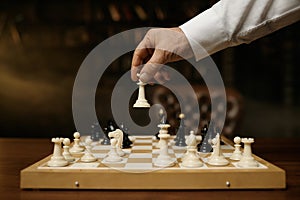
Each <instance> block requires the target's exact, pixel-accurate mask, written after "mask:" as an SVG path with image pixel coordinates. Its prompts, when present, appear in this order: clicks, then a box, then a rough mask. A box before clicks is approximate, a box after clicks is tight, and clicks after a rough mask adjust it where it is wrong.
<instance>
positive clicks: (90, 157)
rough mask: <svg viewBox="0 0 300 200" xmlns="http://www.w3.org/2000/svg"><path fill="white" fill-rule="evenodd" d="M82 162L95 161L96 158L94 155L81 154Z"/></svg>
mask: <svg viewBox="0 0 300 200" xmlns="http://www.w3.org/2000/svg"><path fill="white" fill-rule="evenodd" d="M80 160H81V161H82V162H95V161H97V158H95V157H94V156H82V157H81V159H80Z"/></svg>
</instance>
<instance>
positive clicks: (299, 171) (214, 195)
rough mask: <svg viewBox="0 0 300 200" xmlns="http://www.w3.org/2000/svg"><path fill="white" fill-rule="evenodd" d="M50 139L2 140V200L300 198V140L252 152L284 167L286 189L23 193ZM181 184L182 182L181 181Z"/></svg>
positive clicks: (259, 141)
mask: <svg viewBox="0 0 300 200" xmlns="http://www.w3.org/2000/svg"><path fill="white" fill-rule="evenodd" d="M52 148H53V146H52V144H51V143H50V140H49V139H16V138H14V139H12V138H0V172H1V173H0V197H1V199H30V200H34V199H43V200H47V199H51V200H56V199H64V200H68V199H70V200H75V199H85V200H88V199H93V200H94V199H120V198H122V199H124V198H125V199H130V200H131V199H190V200H191V199H209V200H211V199H244V198H247V199H289V200H290V199H298V198H299V196H300V138H296V139H295V138H293V139H291V138H285V139H281V138H272V139H271V138H256V142H255V143H254V144H253V148H252V150H253V153H254V154H256V155H258V156H259V157H262V158H263V159H265V160H267V161H269V162H271V163H273V164H275V165H277V166H279V167H281V168H283V169H284V170H286V174H287V189H284V190H192V191H186V190H177V191H174V190H173V191H165V190H164V191H161V190H155V191H149V190H148V191H147V190H143V191H141V190H138V191H135V190H129V191H128V190H126V191H124V190H101V191H100V190H80V191H79V190H21V189H20V188H19V184H20V170H21V169H24V168H25V167H27V166H29V165H31V164H33V163H35V162H37V161H38V160H40V159H42V158H44V157H46V156H47V155H49V154H50V153H52ZM178 181H180V180H178Z"/></svg>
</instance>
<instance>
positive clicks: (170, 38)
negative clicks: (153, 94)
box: [131, 27, 193, 83]
mask: <svg viewBox="0 0 300 200" xmlns="http://www.w3.org/2000/svg"><path fill="white" fill-rule="evenodd" d="M192 56H193V51H192V49H191V47H190V44H189V41H188V40H187V38H186V36H185V34H184V33H183V32H182V30H181V29H180V28H178V27H176V28H157V29H150V30H149V31H148V32H147V33H146V35H145V37H144V39H143V40H142V41H141V42H140V44H139V45H138V46H137V48H136V50H135V51H134V54H133V58H132V64H131V79H132V80H133V81H137V80H138V78H139V79H140V80H141V81H142V82H145V83H148V82H154V81H157V82H159V83H164V82H165V81H167V80H170V76H169V74H168V72H167V71H165V70H164V69H163V68H162V66H163V64H166V63H169V62H175V61H179V60H182V59H187V58H190V57H192ZM137 73H139V74H140V76H139V77H137Z"/></svg>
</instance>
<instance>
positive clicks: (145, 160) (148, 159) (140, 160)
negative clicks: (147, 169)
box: [127, 158, 152, 163]
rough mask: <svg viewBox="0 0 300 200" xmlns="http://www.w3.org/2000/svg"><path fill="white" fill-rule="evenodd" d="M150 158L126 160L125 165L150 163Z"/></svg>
mask: <svg viewBox="0 0 300 200" xmlns="http://www.w3.org/2000/svg"><path fill="white" fill-rule="evenodd" d="M151 162H152V158H128V160H127V163H151Z"/></svg>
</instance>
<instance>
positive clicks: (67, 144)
mask: <svg viewBox="0 0 300 200" xmlns="http://www.w3.org/2000/svg"><path fill="white" fill-rule="evenodd" d="M70 143H71V142H70V139H69V138H65V139H64V140H63V144H64V147H63V149H64V152H63V156H64V158H65V159H66V160H67V161H68V162H73V161H75V158H74V157H73V156H72V155H71V153H70Z"/></svg>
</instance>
